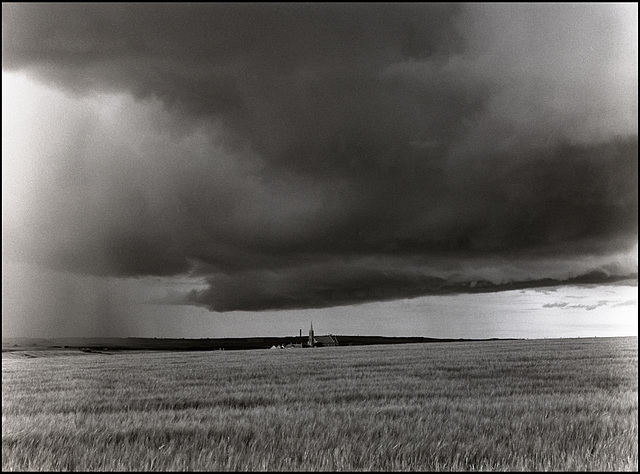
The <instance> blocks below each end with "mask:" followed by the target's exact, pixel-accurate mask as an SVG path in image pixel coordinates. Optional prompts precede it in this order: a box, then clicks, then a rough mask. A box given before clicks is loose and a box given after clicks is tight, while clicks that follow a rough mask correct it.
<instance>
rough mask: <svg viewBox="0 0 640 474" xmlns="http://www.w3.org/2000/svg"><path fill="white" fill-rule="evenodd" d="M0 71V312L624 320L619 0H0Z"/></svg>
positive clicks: (242, 324) (629, 75) (633, 169)
mask: <svg viewBox="0 0 640 474" xmlns="http://www.w3.org/2000/svg"><path fill="white" fill-rule="evenodd" d="M2 86H3V87H2V172H3V175H2V201H3V203H2V266H3V276H2V283H3V285H2V287H3V289H2V312H3V316H2V328H3V335H5V336H7V335H15V336H21V335H26V336H42V337H46V336H48V335H54V336H74V335H83V336H84V335H95V336H100V335H105V336H107V335H117V336H152V337H223V336H224V337H228V336H234V335H238V336H260V335H263V334H269V335H289V334H296V333H297V331H298V329H299V328H303V329H304V330H306V329H307V327H308V324H309V322H310V320H311V319H313V320H314V327H316V329H317V331H318V332H319V333H329V332H331V333H334V334H341V333H342V334H347V333H348V334H354V333H359V334H384V335H412V334H417V333H419V334H418V335H425V336H430V335H431V336H435V337H474V336H476V337H554V336H558V337H560V336H565V335H570V336H591V335H624V334H635V335H637V269H638V6H637V4H635V3H627V4H608V3H602V4H457V3H456V4H439V5H432V4H415V3H412V4H360V3H353V4H295V3H294V4H244V3H239V4H167V3H162V4H153V3H143V4H142V3H141V4H91V3H86V4H75V3H74V4H71V3H69V4H28V3H24V4H7V3H3V5H2ZM541 285H545V286H544V287H543V286H541ZM545 288H546V289H545Z"/></svg>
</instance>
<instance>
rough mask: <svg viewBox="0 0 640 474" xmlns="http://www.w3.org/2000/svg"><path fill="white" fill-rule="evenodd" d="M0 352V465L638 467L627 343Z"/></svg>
mask: <svg viewBox="0 0 640 474" xmlns="http://www.w3.org/2000/svg"><path fill="white" fill-rule="evenodd" d="M52 354H54V353H45V352H43V353H42V355H44V356H45V357H38V358H24V357H20V356H16V355H11V354H4V353H3V360H2V387H3V388H2V415H3V417H2V418H3V420H2V470H3V471H6V470H380V471H382V470H637V469H638V339H637V337H629V338H597V339H558V340H531V341H528V340H519V341H490V342H469V343H451V344H450V343H441V344H410V345H401V346H367V347H337V348H323V349H306V350H302V349H298V350H296V349H289V350H255V351H212V352H168V353H131V354H126V353H120V354H113V355H105V354H84V355H82V356H73V357H72V356H66V355H55V356H53V355H52Z"/></svg>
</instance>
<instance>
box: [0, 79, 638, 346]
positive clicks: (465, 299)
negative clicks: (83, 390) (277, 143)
mask: <svg viewBox="0 0 640 474" xmlns="http://www.w3.org/2000/svg"><path fill="white" fill-rule="evenodd" d="M2 97H3V100H2V122H3V126H2V154H3V160H2V172H3V177H2V198H3V207H2V212H3V221H5V220H7V219H8V220H13V221H15V222H19V220H20V216H21V214H22V213H23V212H25V211H26V210H27V209H28V208H29V206H30V200H29V199H30V197H29V196H30V193H31V192H32V191H33V190H32V189H31V187H32V186H33V182H32V181H30V180H29V177H30V176H32V175H33V174H34V173H38V172H39V170H38V169H37V161H36V160H35V159H33V156H34V155H35V154H37V153H39V152H42V149H43V147H55V146H57V145H56V143H57V142H58V141H61V140H63V139H64V135H65V132H69V131H70V130H71V129H73V128H74V127H75V126H76V125H77V124H78V123H80V122H81V121H82V120H83V117H85V116H87V115H90V114H96V113H97V114H102V116H108V114H109V110H107V109H105V107H106V106H107V105H108V104H109V103H112V104H115V105H114V106H116V107H117V101H115V102H114V101H113V100H111V101H110V100H104V98H102V99H101V98H99V97H93V98H92V97H88V98H74V97H71V96H69V95H65V94H64V93H62V92H59V91H56V90H53V89H50V88H47V87H45V86H42V85H39V84H37V83H35V82H34V81H32V80H30V79H28V78H27V77H25V76H24V75H22V74H19V73H7V72H3V73H2ZM43 108H47V109H49V110H48V111H46V112H45V113H44V114H43ZM107 108H108V107H107ZM52 118H53V119H56V120H55V122H52V121H51V120H52ZM46 131H50V132H51V134H50V135H46V136H43V135H41V134H42V133H46ZM61 137H62V138H61ZM6 157H10V159H6ZM3 254H4V252H3ZM628 257H629V258H630V259H631V260H635V262H636V265H637V246H636V248H635V250H634V252H632V253H631V254H629V255H628ZM185 284H187V285H188V287H189V289H191V288H198V287H199V286H201V287H202V288H205V287H206V285H205V283H204V282H203V281H201V280H197V279H190V278H186V277H162V278H160V277H139V278H113V277H98V276H82V275H74V274H71V273H63V272H57V271H54V270H49V269H42V268H38V267H35V266H32V265H28V264H22V263H16V262H7V261H5V259H4V258H3V276H2V314H3V318H2V332H3V335H4V336H5V337H11V336H29V337H66V336H114V337H127V336H131V337H250V336H261V335H263V336H282V335H294V334H297V332H298V329H302V330H303V332H306V331H307V329H308V325H309V322H310V321H311V320H313V323H314V327H315V328H316V330H317V332H318V333H334V334H361V335H365V334H368V335H372V334H376V335H384V336H406V335H420V336H428V337H440V338H446V337H453V338H458V337H464V338H488V337H517V338H521V337H524V338H540V337H591V336H628V335H636V336H637V334H638V320H637V311H638V303H637V301H638V289H637V283H636V284H631V285H597V286H596V285H594V286H589V287H587V286H584V287H577V286H569V287H558V288H550V289H528V290H521V291H510V292H501V293H489V294H465V295H455V296H429V297H419V298H413V299H403V300H396V301H391V302H378V303H367V304H360V305H353V306H338V307H333V308H325V309H306V310H281V311H262V312H246V311H237V312H230V313H215V312H211V311H208V310H206V309H204V308H201V307H196V306H188V305H175V304H160V303H157V302H158V301H161V300H162V298H163V297H165V296H166V295H167V294H168V293H171V291H173V290H176V291H178V290H180V289H182V288H183V287H185ZM106 321H108V322H106Z"/></svg>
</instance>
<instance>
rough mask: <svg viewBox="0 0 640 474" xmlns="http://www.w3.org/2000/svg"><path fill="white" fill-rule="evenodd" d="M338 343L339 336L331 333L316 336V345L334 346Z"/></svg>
mask: <svg viewBox="0 0 640 474" xmlns="http://www.w3.org/2000/svg"><path fill="white" fill-rule="evenodd" d="M337 345H338V338H337V337H336V336H333V335H331V334H327V335H326V336H317V337H316V346H320V347H332V346H337Z"/></svg>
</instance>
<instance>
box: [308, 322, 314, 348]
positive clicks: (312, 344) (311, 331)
mask: <svg viewBox="0 0 640 474" xmlns="http://www.w3.org/2000/svg"><path fill="white" fill-rule="evenodd" d="M314 345H315V338H314V337H313V321H311V329H309V347H313V346H314Z"/></svg>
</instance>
